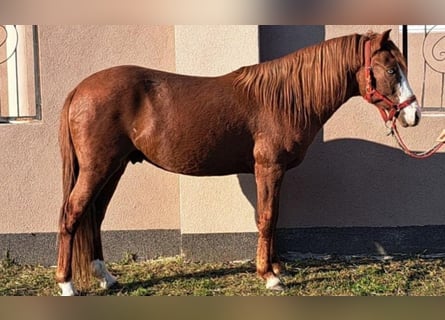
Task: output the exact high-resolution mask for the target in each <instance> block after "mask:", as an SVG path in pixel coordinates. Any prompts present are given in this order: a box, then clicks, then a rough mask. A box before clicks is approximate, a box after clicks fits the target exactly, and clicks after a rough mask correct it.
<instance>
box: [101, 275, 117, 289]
mask: <svg viewBox="0 0 445 320" xmlns="http://www.w3.org/2000/svg"><path fill="white" fill-rule="evenodd" d="M110 276H111V275H110ZM116 284H117V280H116V278H115V277H114V276H111V277H107V278H106V280H105V279H104V280H101V281H100V287H101V288H102V289H105V290H107V289H110V288H111V287H114V286H115V285H116Z"/></svg>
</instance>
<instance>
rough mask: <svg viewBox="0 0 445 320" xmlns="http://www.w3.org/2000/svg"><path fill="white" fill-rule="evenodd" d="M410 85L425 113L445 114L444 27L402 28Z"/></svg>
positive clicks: (412, 26)
mask: <svg viewBox="0 0 445 320" xmlns="http://www.w3.org/2000/svg"><path fill="white" fill-rule="evenodd" d="M400 31H401V33H402V39H403V51H404V54H405V57H406V58H407V61H408V64H409V68H408V72H409V74H410V75H411V76H409V78H410V84H411V86H412V87H413V90H414V92H416V94H417V98H418V99H419V102H420V103H421V105H422V106H423V109H424V111H426V112H432V113H444V114H445V25H403V26H401V28H400Z"/></svg>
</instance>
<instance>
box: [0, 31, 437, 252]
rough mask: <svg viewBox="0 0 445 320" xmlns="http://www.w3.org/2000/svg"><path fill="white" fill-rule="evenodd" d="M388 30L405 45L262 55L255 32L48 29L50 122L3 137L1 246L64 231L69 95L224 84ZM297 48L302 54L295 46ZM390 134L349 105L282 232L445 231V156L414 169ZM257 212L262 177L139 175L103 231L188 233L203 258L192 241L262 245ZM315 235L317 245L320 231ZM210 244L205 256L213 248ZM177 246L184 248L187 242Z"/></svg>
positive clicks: (324, 137) (45, 95)
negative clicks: (136, 79)
mask: <svg viewBox="0 0 445 320" xmlns="http://www.w3.org/2000/svg"><path fill="white" fill-rule="evenodd" d="M388 28H392V29H393V33H392V39H393V40H394V41H395V42H396V43H398V42H399V40H400V39H399V36H398V26H381V25H380V26H347V25H346V26H330V25H328V26H318V27H317V30H318V31H317V35H315V34H312V35H311V36H310V35H308V34H307V33H305V34H302V33H301V32H303V31H304V32H306V31H307V30H309V29H310V28H308V27H303V29H299V30H300V31H298V27H295V26H293V27H291V26H289V27H286V26H281V27H280V32H283V37H282V42H281V45H280V46H281V47H280V48H278V47H276V46H278V45H279V44H277V42H276V41H275V42H271V43H269V44H268V43H267V42H263V43H260V41H259V40H260V39H261V37H260V35H259V29H258V26H248V25H244V26H224V25H211V26H189V25H188V26H181V25H179V26H105V25H104V26H39V39H40V69H41V90H42V105H43V107H42V111H43V120H42V121H41V122H35V123H30V124H21V125H17V124H15V125H13V124H11V125H0V137H1V139H0V150H2V157H1V162H0V190H1V192H0V203H1V204H2V207H1V209H0V235H1V234H19V233H27V234H28V233H29V234H31V233H39V232H56V231H57V220H58V212H59V207H60V204H61V203H60V202H61V181H60V180H61V170H60V166H61V163H60V156H59V152H58V144H57V130H58V124H59V113H60V109H61V106H62V104H63V101H64V99H65V96H66V94H67V93H68V92H69V91H70V90H71V89H72V88H73V87H74V86H75V85H76V84H77V83H78V82H79V81H80V80H82V79H83V78H85V77H86V76H88V75H89V74H91V73H93V72H95V71H98V70H100V69H103V68H106V67H110V66H113V65H118V64H139V65H144V66H147V67H152V68H156V69H161V70H167V71H176V72H178V73H183V74H194V75H220V74H224V73H227V72H230V71H232V70H235V69H237V68H239V67H240V66H243V65H249V64H254V63H257V62H258V61H259V58H260V56H259V55H260V51H261V52H263V53H264V52H267V53H268V55H270V56H274V51H276V53H278V52H280V53H281V52H282V49H283V48H285V49H286V50H287V49H289V48H293V47H299V44H300V43H301V44H304V45H306V44H308V43H310V42H311V41H318V40H319V39H318V38H319V37H321V36H322V37H326V38H332V37H335V36H339V35H344V34H350V33H352V32H359V33H362V32H366V31H368V30H369V29H373V30H375V31H383V30H386V29H388ZM299 32H300V33H299ZM264 39H267V37H265V38H264ZM274 40H277V41H278V42H279V40H280V39H274ZM288 41H295V43H294V44H292V45H287V44H286V42H288ZM260 46H262V48H260ZM260 49H261V50H260ZM265 49H267V50H265ZM409 78H410V80H412V81H411V82H412V83H414V84H415V86H413V87H415V90H417V89H416V88H418V83H421V73H420V72H419V70H414V71H412V70H411V71H410V73H409ZM444 119H445V117H444V116H443V115H441V116H437V115H435V116H432V115H425V116H424V118H423V120H422V122H421V124H420V125H419V126H418V127H417V128H410V129H402V130H401V132H402V134H403V136H404V137H406V142H407V143H408V145H410V146H411V147H412V148H413V149H416V150H423V149H426V148H427V147H429V146H430V145H431V144H432V143H433V142H434V141H433V140H434V139H435V137H436V136H437V134H438V133H439V132H440V131H441V130H442V129H443V128H444V127H445V125H444V123H445V120H444ZM386 132H387V129H386V128H385V127H384V125H383V123H382V121H381V119H380V116H379V113H378V112H377V111H376V109H375V108H374V107H373V106H371V105H369V104H368V103H366V102H365V101H364V100H363V99H362V98H360V97H357V98H353V99H351V100H350V101H349V102H348V103H347V104H346V105H344V106H343V107H342V108H341V109H340V110H339V111H338V112H337V113H336V114H335V115H334V116H333V117H332V119H331V120H330V121H329V122H328V123H327V124H326V126H325V127H324V129H323V130H322V131H321V132H320V134H319V135H318V137H317V138H316V141H315V142H314V144H313V146H311V148H310V150H309V152H308V155H307V158H306V159H305V161H304V162H303V164H302V165H301V166H300V167H298V168H296V169H293V170H291V171H290V172H288V174H287V175H286V178H285V180H284V184H283V189H282V199H281V214H280V219H279V226H280V227H281V228H286V229H293V228H313V227H330V228H344V227H398V226H423V225H445V215H443V212H442V211H443V210H442V209H441V208H443V199H444V198H443V190H444V188H445V166H443V163H444V161H445V155H444V154H443V153H441V154H439V155H437V156H436V157H434V158H432V159H430V160H425V161H417V160H412V159H409V158H408V157H407V156H405V155H404V154H403V153H402V152H401V151H400V150H399V149H398V148H397V147H395V144H394V141H393V140H392V138H391V137H388V136H386ZM255 205H256V192H255V184H254V179H253V177H252V176H251V175H232V176H227V177H209V178H195V177H187V176H179V175H173V174H170V173H167V172H165V171H162V170H160V169H157V168H155V167H153V166H151V165H148V164H146V163H145V164H138V165H134V166H133V165H129V167H128V169H127V172H126V173H125V175H124V177H123V178H122V180H121V182H120V185H119V187H118V189H117V191H116V194H115V196H114V198H113V200H112V202H111V204H110V206H109V210H108V213H107V216H106V219H105V223H104V229H105V230H109V231H113V230H176V231H178V233H179V230H180V232H181V233H182V235H192V236H191V237H183V239H182V244H184V243H187V246H188V247H190V248H193V246H194V245H195V242H194V241H198V240H199V239H198V238H195V237H194V236H193V235H203V234H204V235H205V234H223V233H226V234H228V233H231V234H232V235H233V234H242V233H246V234H250V235H252V233H254V232H256V226H255ZM329 232H330V231H329ZM305 234H306V235H309V234H311V231H310V229H309V231H307V230H306V233H305ZM354 237H355V236H354ZM254 238H255V237H251V238H249V237H247V238H243V237H241V238H238V237H237V236H233V238H231V239H232V240H230V241H232V242H233V243H232V244H233V247H234V248H235V250H236V246H237V245H240V241H241V240H239V239H244V240H245V239H248V240H245V243H244V244H243V245H244V247H243V248H244V249H245V250H246V251H248V252H250V251H249V250H251V249H252V246H253V245H254V242H255V240H254ZM291 238H292V239H295V238H294V237H293V236H292V237H291ZM138 239H139V238H138ZM200 239H201V238H200ZM202 239H204V240H203V245H204V246H206V245H207V244H208V241H210V240H208V239H207V238H205V237H204V236H203V237H202ZM202 239H201V240H202ZM348 239H349V238H348ZM214 240H215V239H213V238H212V241H214ZM8 241H9V240H8ZM169 241H170V240H169ZM215 241H219V239H216V240H215ZM348 241H349V240H348ZM177 242H178V248H179V245H180V242H181V240H180V239H179V237H178V239H177ZM221 243H222V244H221V246H223V245H224V242H221ZM149 247H150V243H147V248H149ZM197 248H198V250H200V249H199V247H197ZM244 249H243V250H244ZM147 250H148V249H147ZM175 250H176V249H175ZM215 252H216V251H215ZM206 254H207V253H206V252H204V251H202V255H203V256H205V255H206Z"/></svg>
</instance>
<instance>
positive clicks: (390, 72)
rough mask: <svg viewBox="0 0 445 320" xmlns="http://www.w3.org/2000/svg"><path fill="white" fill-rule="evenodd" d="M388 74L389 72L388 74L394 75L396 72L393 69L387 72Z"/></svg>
mask: <svg viewBox="0 0 445 320" xmlns="http://www.w3.org/2000/svg"><path fill="white" fill-rule="evenodd" d="M386 72H388V74H394V73H396V70H394V69H392V68H391V69H388V70H386Z"/></svg>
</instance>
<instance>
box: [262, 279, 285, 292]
mask: <svg viewBox="0 0 445 320" xmlns="http://www.w3.org/2000/svg"><path fill="white" fill-rule="evenodd" d="M266 289H269V290H279V291H281V290H283V285H282V284H281V280H280V279H279V278H278V277H276V276H271V277H269V278H267V280H266Z"/></svg>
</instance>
